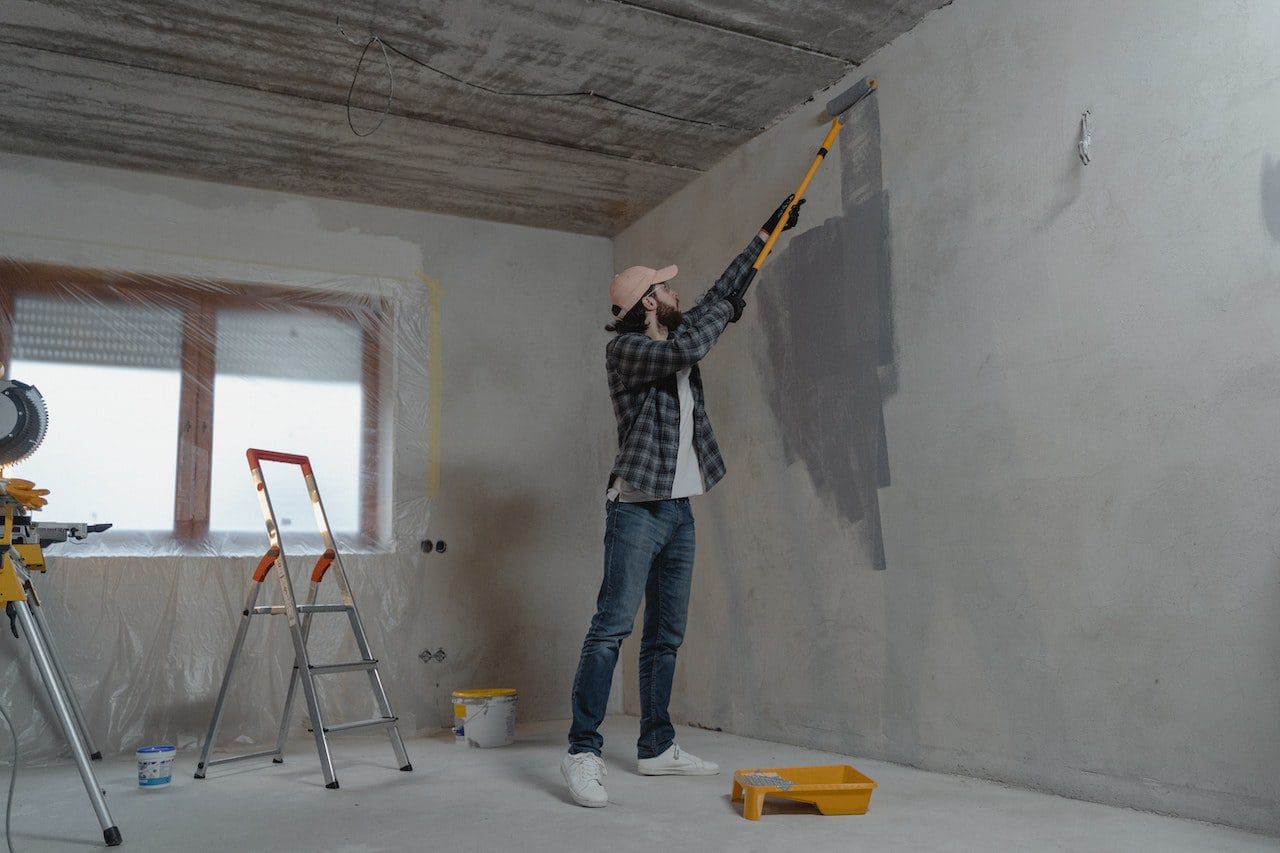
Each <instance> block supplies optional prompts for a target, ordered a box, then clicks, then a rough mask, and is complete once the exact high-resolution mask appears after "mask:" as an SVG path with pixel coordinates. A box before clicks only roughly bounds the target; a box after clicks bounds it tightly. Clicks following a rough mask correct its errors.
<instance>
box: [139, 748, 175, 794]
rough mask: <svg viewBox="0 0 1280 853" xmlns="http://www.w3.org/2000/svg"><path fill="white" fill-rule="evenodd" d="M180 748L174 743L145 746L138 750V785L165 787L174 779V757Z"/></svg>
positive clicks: (142, 786)
mask: <svg viewBox="0 0 1280 853" xmlns="http://www.w3.org/2000/svg"><path fill="white" fill-rule="evenodd" d="M177 754H178V750H177V749H176V748H174V746H173V745H172V744H167V743H166V744H161V745H160V746H144V747H141V748H140V749H139V750H138V787H139V788H148V789H153V788H163V787H164V786H166V785H168V784H169V783H170V782H172V781H173V759H174V757H175V756H176V755H177Z"/></svg>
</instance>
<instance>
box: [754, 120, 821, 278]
mask: <svg viewBox="0 0 1280 853" xmlns="http://www.w3.org/2000/svg"><path fill="white" fill-rule="evenodd" d="M843 126H844V125H842V124H840V119H838V118H833V119H832V120H831V129H830V130H828V131H827V136H826V138H825V139H823V140H822V147H821V148H819V149H818V154H817V156H815V157H814V158H813V162H812V163H810V164H809V171H807V172H805V173H804V180H802V181H801V182H800V186H798V187H796V195H795V198H793V199H792V200H791V204H789V205H787V209H786V210H784V211H783V212H782V217H781V218H780V219H779V220H778V224H777V225H775V226H773V233H772V234H770V235H769V239H768V241H766V242H765V244H764V248H763V249H761V250H760V257H758V258H756V262H755V263H754V264H752V265H751V268H752V269H756V270H758V269H760V266H761V265H762V264H763V263H764V259H765V258H767V257H769V253H770V252H772V251H773V244H774V243H776V242H778V236H779V235H780V234H782V229H783V227H784V226H785V225H786V224H787V217H788V216H790V215H791V208H793V207H795V206H796V205H797V204H799V203H800V199H802V198H804V193H805V190H807V189H809V182H810V181H812V180H813V176H814V175H815V174H817V172H818V167H819V166H821V165H822V161H823V160H825V159H826V157H827V152H828V151H830V150H831V146H832V145H833V144H834V143H835V141H836V137H837V136H838V135H839V134H840V128H841V127H843Z"/></svg>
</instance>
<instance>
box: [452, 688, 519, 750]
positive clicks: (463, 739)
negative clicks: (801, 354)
mask: <svg viewBox="0 0 1280 853" xmlns="http://www.w3.org/2000/svg"><path fill="white" fill-rule="evenodd" d="M453 735H454V743H466V744H470V745H471V746H478V747H482V748H486V749H487V748H489V747H493V746H507V745H508V744H510V743H511V742H512V741H514V740H515V739H516V691H514V690H509V689H496V690H455V691H453Z"/></svg>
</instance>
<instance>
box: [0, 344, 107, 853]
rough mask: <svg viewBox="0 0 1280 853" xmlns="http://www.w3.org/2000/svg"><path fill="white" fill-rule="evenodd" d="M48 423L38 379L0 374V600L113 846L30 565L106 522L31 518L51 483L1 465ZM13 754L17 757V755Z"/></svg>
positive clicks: (92, 755)
mask: <svg viewBox="0 0 1280 853" xmlns="http://www.w3.org/2000/svg"><path fill="white" fill-rule="evenodd" d="M3 375H4V369H3V365H0V376H3ZM48 428H49V414H48V411H47V409H46V408H45V404H44V397H42V396H41V395H40V392H39V391H38V390H36V387H35V386H34V385H27V384H26V383H23V382H19V381H17V380H16V379H0V522H2V524H0V604H3V605H4V609H5V615H6V616H8V617H9V627H10V629H11V630H12V631H13V635H14V636H15V637H19V636H22V637H25V639H26V641H27V644H28V645H29V646H30V647H31V656H32V658H34V659H35V663H36V668H37V669H39V670H40V677H41V680H42V681H43V682H44V686H45V690H46V691H47V692H48V695H49V702H50V703H51V704H52V705H53V710H54V713H55V714H57V717H58V722H59V723H61V724H62V731H63V734H65V735H66V738H67V742H68V743H69V744H70V745H71V753H72V755H73V756H74V758H75V761H76V766H77V768H78V769H79V770H80V778H81V779H82V780H83V781H84V787H85V790H86V791H87V792H88V794H89V801H90V802H91V803H92V804H93V810H94V813H95V814H96V815H97V817H98V823H99V824H101V826H102V837H103V840H105V841H106V843H107V845H108V846H110V847H114V846H116V845H117V844H119V843H120V841H121V838H120V829H119V828H118V827H117V826H116V825H115V821H114V820H112V819H111V813H110V812H108V811H107V803H106V800H105V799H104V798H103V795H102V789H101V788H100V787H99V786H98V778H97V776H96V775H95V774H94V772H93V767H92V765H91V764H90V763H89V762H90V760H91V759H99V758H101V757H102V753H101V752H99V751H98V749H97V748H96V747H95V746H94V745H93V739H92V737H91V735H90V734H89V726H88V723H87V722H86V718H85V715H84V711H83V710H82V709H81V708H80V703H79V702H77V701H76V697H75V694H74V693H73V692H72V691H71V681H70V679H68V678H67V673H66V671H65V670H64V669H63V668H62V662H61V661H60V660H59V659H58V655H57V653H56V652H55V651H54V648H53V640H52V635H51V634H50V631H49V624H48V623H47V622H46V621H45V619H44V615H43V614H42V613H41V610H42V609H43V608H41V607H40V598H39V596H37V595H36V591H35V588H34V587H33V586H32V585H31V575H32V573H33V572H43V571H45V569H46V566H45V560H44V548H45V547H47V546H49V545H52V544H53V543H55V542H66V541H67V540H68V539H84V538H86V537H87V536H88V535H89V534H90V533H101V532H102V531H104V530H106V529H107V528H109V527H110V526H111V525H110V524H84V523H81V524H63V523H49V522H43V521H35V520H34V519H32V517H31V514H32V513H33V512H39V511H40V510H41V509H43V508H44V506H45V504H47V503H48V501H47V500H46V499H45V495H47V494H49V490H48V489H39V488H36V485H35V484H34V483H33V482H31V481H30V480H21V479H16V478H6V477H5V476H4V473H3V472H4V468H5V466H7V465H12V464H14V463H15V462H19V461H21V460H23V459H26V458H27V457H29V456H30V455H31V454H32V453H34V452H35V450H36V448H37V447H39V446H40V442H42V441H44V436H45V432H46V431H47V430H48ZM19 629H21V633H19ZM14 761H15V762H16V761H17V756H16V755H15V756H14Z"/></svg>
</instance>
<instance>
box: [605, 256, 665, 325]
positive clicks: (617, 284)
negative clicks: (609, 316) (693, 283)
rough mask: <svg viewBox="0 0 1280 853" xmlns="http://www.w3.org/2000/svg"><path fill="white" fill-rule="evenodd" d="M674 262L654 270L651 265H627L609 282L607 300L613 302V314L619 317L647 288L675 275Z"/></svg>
mask: <svg viewBox="0 0 1280 853" xmlns="http://www.w3.org/2000/svg"><path fill="white" fill-rule="evenodd" d="M677 272H679V270H678V269H677V268H676V265H675V264H672V265H671V266H669V267H663V268H662V269H660V270H655V269H653V268H652V267H627V268H626V269H625V270H623V271H622V272H620V273H618V274H617V275H615V276H614V277H613V281H611V282H609V301H610V302H612V303H613V316H615V317H621V316H623V315H624V314H626V313H627V312H628V311H630V310H631V309H632V308H633V307H635V304H636V303H637V302H639V301H640V300H641V299H643V298H644V295H645V294H646V293H648V292H649V288H651V287H653V286H654V285H655V284H658V283H660V282H664V281H670V280H671V279H673V278H675V277H676V273H677Z"/></svg>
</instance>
